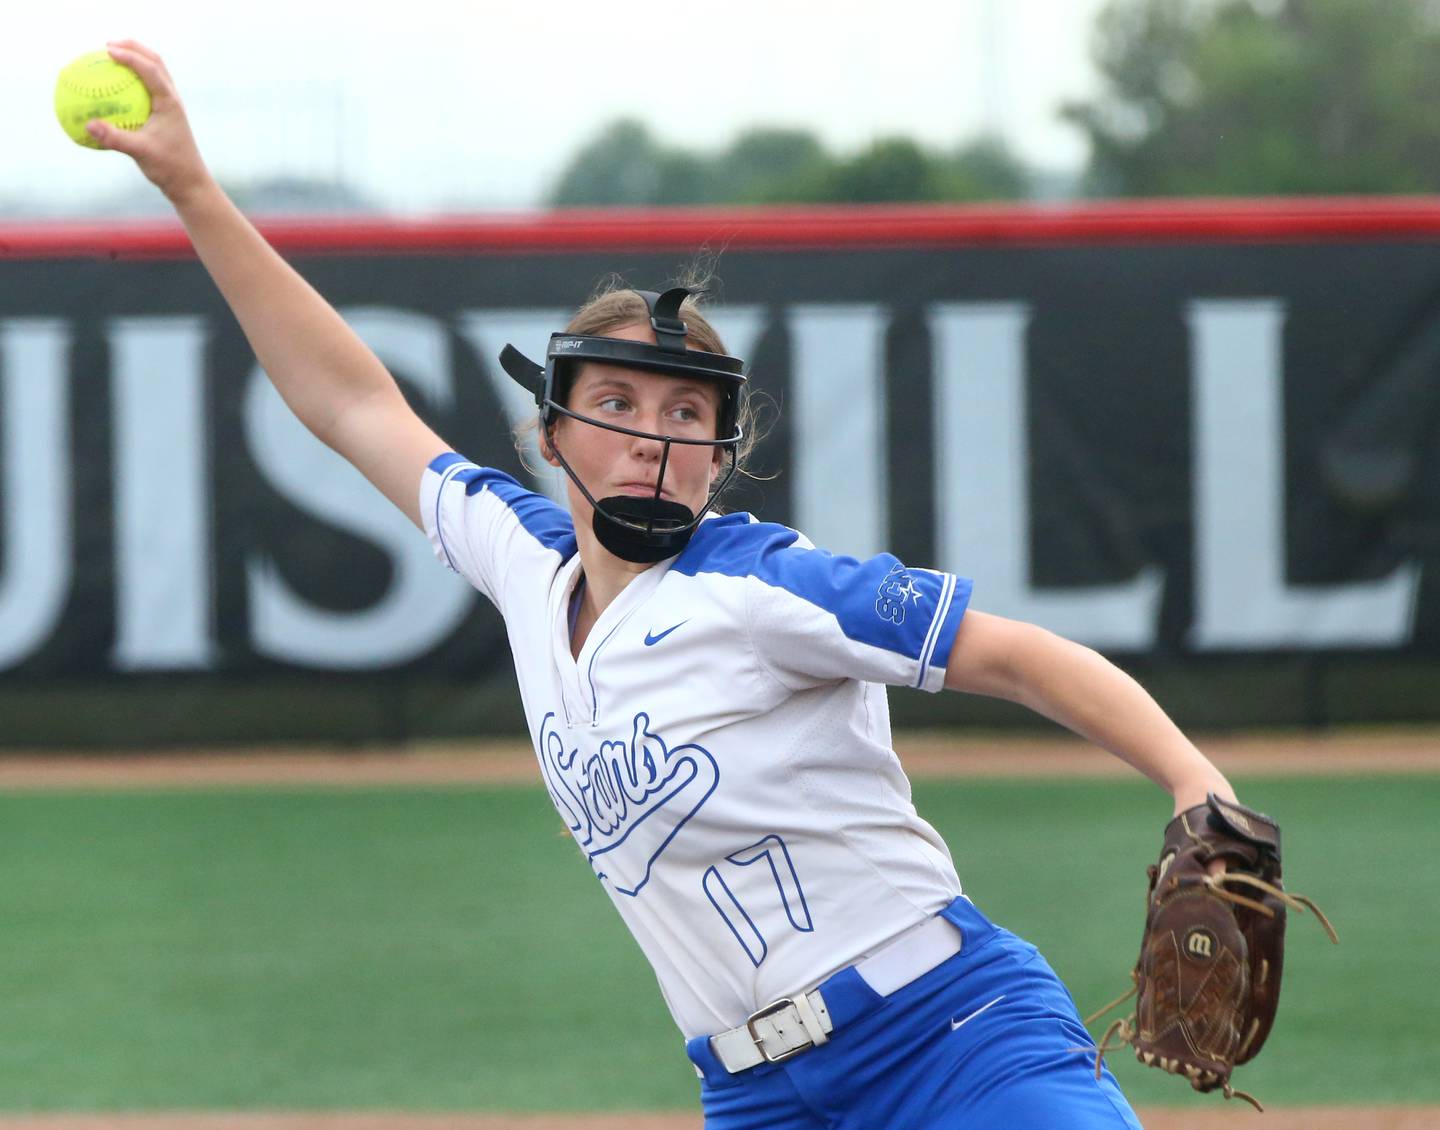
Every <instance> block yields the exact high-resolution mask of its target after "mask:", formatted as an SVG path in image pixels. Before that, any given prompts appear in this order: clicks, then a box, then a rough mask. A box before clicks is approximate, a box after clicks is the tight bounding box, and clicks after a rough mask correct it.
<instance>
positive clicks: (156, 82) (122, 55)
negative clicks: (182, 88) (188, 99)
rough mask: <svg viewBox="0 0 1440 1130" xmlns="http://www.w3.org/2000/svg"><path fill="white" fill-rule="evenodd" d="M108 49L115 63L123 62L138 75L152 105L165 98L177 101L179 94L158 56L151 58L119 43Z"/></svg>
mask: <svg viewBox="0 0 1440 1130" xmlns="http://www.w3.org/2000/svg"><path fill="white" fill-rule="evenodd" d="M108 50H109V52H110V58H112V59H114V60H115V61H116V62H117V63H123V64H124V65H125V66H127V67H129V68H130V69H131V70H132V71H134V72H135V73H136V74H137V75H139V76H140V81H141V82H143V83H144V84H145V89H146V90H148V91H149V92H150V103H151V105H152V107H153V106H154V104H155V103H156V102H163V101H164V100H166V99H174V100H175V101H177V102H178V101H179V97H180V96H179V95H178V94H177V93H176V91H175V84H174V83H173V82H172V81H171V79H170V75H169V74H168V73H167V72H166V70H165V64H163V63H161V62H160V60H159V59H158V57H157V58H151V57H150V56H149V55H142V54H141V53H140V52H138V51H134V50H131V49H130V48H128V47H121V46H120V45H119V44H111V45H110V46H109V48H108Z"/></svg>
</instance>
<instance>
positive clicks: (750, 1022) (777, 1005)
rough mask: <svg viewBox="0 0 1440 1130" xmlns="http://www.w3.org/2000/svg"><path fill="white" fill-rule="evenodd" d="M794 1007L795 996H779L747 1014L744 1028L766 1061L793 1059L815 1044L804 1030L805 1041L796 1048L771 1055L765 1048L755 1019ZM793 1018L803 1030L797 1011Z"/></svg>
mask: <svg viewBox="0 0 1440 1130" xmlns="http://www.w3.org/2000/svg"><path fill="white" fill-rule="evenodd" d="M794 1007H795V998H793V997H781V998H780V999H779V1000H778V1001H773V1002H771V1003H770V1004H767V1005H766V1006H765V1007H764V1008H762V1009H760V1010H758V1011H756V1012H752V1013H751V1014H750V1016H749V1019H747V1020H746V1021H745V1029H746V1031H748V1032H749V1033H750V1042H751V1043H753V1044H754V1045H755V1046H756V1047H757V1048H759V1049H760V1054H761V1055H762V1056H764V1057H765V1062H766V1063H784V1062H785V1061H786V1060H787V1059H794V1058H795V1057H796V1056H797V1055H799V1054H800V1053H801V1052H808V1051H809V1050H810V1049H811V1048H813V1047H814V1046H815V1041H814V1040H812V1039H810V1034H809V1033H808V1032H806V1033H805V1042H804V1043H803V1044H801V1045H800V1046H799V1047H798V1048H791V1049H790V1050H789V1051H786V1052H781V1053H780V1054H779V1055H771V1054H770V1053H769V1052H768V1051H767V1050H766V1048H765V1045H764V1043H763V1042H762V1040H761V1037H760V1035H759V1033H757V1032H756V1031H755V1021H757V1020H764V1019H765V1018H766V1017H767V1016H774V1015H775V1014H776V1013H778V1012H784V1011H785V1010H786V1009H787V1008H794ZM795 1019H796V1027H798V1028H799V1029H800V1031H802V1032H804V1031H805V1025H803V1024H801V1023H799V1020H800V1014H799V1012H798V1011H797V1012H796V1014H795Z"/></svg>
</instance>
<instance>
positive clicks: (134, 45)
mask: <svg viewBox="0 0 1440 1130" xmlns="http://www.w3.org/2000/svg"><path fill="white" fill-rule="evenodd" d="M105 46H106V47H121V48H124V49H125V50H126V51H133V52H135V54H137V55H144V56H145V57H146V58H147V59H154V60H155V62H157V63H158V62H160V53H159V52H158V51H156V50H155V49H154V48H153V47H146V46H145V44H143V43H141V42H140V41H139V40H138V39H110V40H106V42H105Z"/></svg>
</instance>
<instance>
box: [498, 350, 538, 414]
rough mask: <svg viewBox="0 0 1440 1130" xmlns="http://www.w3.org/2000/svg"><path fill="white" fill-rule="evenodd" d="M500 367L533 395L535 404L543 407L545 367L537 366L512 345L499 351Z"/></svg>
mask: <svg viewBox="0 0 1440 1130" xmlns="http://www.w3.org/2000/svg"><path fill="white" fill-rule="evenodd" d="M500 367H501V368H502V369H504V370H505V371H506V372H507V373H509V374H510V377H511V379H512V380H514V381H515V382H516V383H517V384H519V385H521V386H522V387H524V388H528V389H529V390H530V391H531V392H533V393H534V394H535V403H536V405H537V406H539V407H540V408H544V407H545V366H544V365H537V364H535V362H534V361H532V360H530V358H528V357H526V356H525V354H523V353H521V352H520V351H519V350H518V349H516V348H515V347H514V346H513V345H507V346H506V347H505V348H504V349H502V350H501V351H500Z"/></svg>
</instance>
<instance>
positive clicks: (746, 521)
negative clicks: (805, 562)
mask: <svg viewBox="0 0 1440 1130" xmlns="http://www.w3.org/2000/svg"><path fill="white" fill-rule="evenodd" d="M794 548H798V549H804V550H808V549H814V548H815V547H814V546H813V545H812V544H811V543H810V542H809V540H808V539H806V538H805V536H804V535H803V534H801V533H800V532H799V531H797V530H792V529H791V528H790V527H789V526H782V525H780V524H779V523H778V522H762V521H760V520H759V519H757V518H756V517H755V516H754V515H753V514H749V513H746V512H744V511H737V512H735V513H732V514H719V515H715V516H713V517H709V518H706V519H705V521H703V522H701V523H700V525H699V526H698V527H697V528H696V530H695V533H694V535H693V536H692V537H691V539H690V542H689V544H688V545H687V546H686V547H685V549H684V550H683V551H682V552H681V553H680V555H679V556H678V557H676V558H675V560H674V562H673V563H672V564H671V566H670V571H671V572H672V573H678V574H680V575H683V576H692V577H700V576H705V575H710V576H721V577H748V576H752V575H754V574H755V573H756V572H757V570H758V569H759V568H760V563H761V562H763V561H764V560H765V559H766V558H767V557H769V556H771V555H773V554H775V553H780V552H783V551H785V550H789V549H794Z"/></svg>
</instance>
